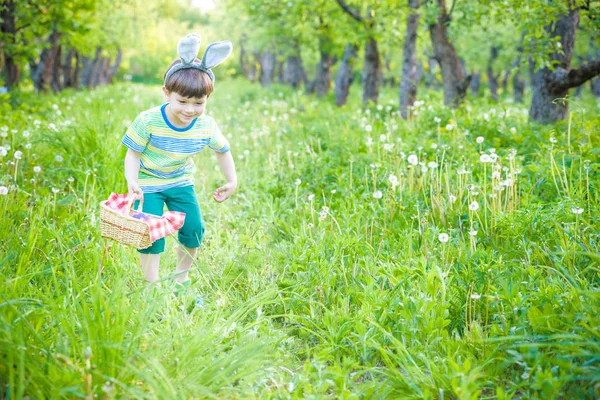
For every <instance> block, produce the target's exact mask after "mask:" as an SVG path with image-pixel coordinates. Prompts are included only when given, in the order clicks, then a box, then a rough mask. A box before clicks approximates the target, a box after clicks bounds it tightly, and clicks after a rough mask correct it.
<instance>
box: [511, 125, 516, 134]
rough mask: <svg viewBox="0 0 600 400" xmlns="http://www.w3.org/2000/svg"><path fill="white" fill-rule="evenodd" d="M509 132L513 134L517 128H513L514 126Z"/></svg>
mask: <svg viewBox="0 0 600 400" xmlns="http://www.w3.org/2000/svg"><path fill="white" fill-rule="evenodd" d="M510 133H512V134H513V135H514V134H515V133H517V128H515V127H514V126H513V127H512V128H510Z"/></svg>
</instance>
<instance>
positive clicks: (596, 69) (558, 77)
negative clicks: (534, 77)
mask: <svg viewBox="0 0 600 400" xmlns="http://www.w3.org/2000/svg"><path fill="white" fill-rule="evenodd" d="M553 75H554V76H553V79H552V82H551V83H550V87H549V89H550V90H551V91H564V90H567V89H570V88H574V87H577V86H579V85H582V84H583V83H585V82H587V81H589V80H590V79H592V78H593V77H595V76H597V75H600V58H599V59H597V60H594V61H592V62H590V63H589V64H586V65H582V66H581V67H579V68H575V69H570V70H568V71H567V70H564V69H557V70H556V72H554V74H553Z"/></svg>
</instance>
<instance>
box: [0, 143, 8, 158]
mask: <svg viewBox="0 0 600 400" xmlns="http://www.w3.org/2000/svg"><path fill="white" fill-rule="evenodd" d="M7 154H8V150H6V147H4V146H0V157H5V156H6V155H7Z"/></svg>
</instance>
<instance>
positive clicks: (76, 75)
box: [72, 51, 82, 89]
mask: <svg viewBox="0 0 600 400" xmlns="http://www.w3.org/2000/svg"><path fill="white" fill-rule="evenodd" d="M81 63H82V62H81V54H79V52H78V51H75V69H74V70H73V80H72V85H73V89H79V87H80V82H81Z"/></svg>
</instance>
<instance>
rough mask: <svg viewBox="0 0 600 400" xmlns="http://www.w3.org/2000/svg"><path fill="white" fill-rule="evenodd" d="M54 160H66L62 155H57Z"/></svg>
mask: <svg viewBox="0 0 600 400" xmlns="http://www.w3.org/2000/svg"><path fill="white" fill-rule="evenodd" d="M54 161H56V162H59V163H60V162H63V161H64V158H63V157H62V156H61V155H57V156H56V157H54Z"/></svg>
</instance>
